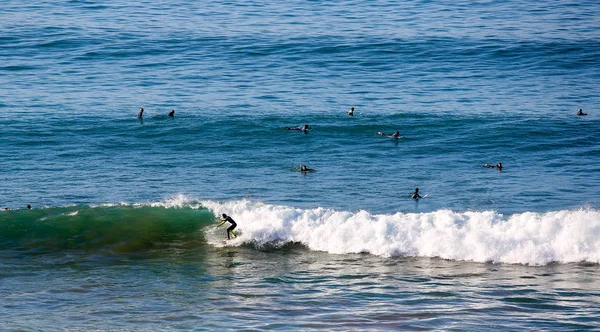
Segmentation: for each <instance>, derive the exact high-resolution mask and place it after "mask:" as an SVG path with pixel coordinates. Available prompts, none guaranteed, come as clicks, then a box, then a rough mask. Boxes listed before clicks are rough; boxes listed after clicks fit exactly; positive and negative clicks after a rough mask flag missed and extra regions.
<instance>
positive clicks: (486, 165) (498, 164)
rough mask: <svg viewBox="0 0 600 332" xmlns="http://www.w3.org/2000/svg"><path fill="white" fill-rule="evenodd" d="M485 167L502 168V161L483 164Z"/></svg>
mask: <svg viewBox="0 0 600 332" xmlns="http://www.w3.org/2000/svg"><path fill="white" fill-rule="evenodd" d="M483 167H485V168H497V169H498V170H499V171H501V170H502V163H501V162H498V163H497V164H496V165H490V164H485V165H483Z"/></svg>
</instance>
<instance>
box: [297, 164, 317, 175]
mask: <svg viewBox="0 0 600 332" xmlns="http://www.w3.org/2000/svg"><path fill="white" fill-rule="evenodd" d="M316 171H317V170H316V169H312V168H308V167H306V165H302V164H300V172H302V173H308V172H316Z"/></svg>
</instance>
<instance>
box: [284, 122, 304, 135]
mask: <svg viewBox="0 0 600 332" xmlns="http://www.w3.org/2000/svg"><path fill="white" fill-rule="evenodd" d="M285 130H291V131H301V132H303V133H305V134H306V133H308V125H307V124H305V125H304V126H302V127H297V128H292V127H285Z"/></svg>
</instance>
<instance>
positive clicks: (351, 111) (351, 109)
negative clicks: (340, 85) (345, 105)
mask: <svg viewBox="0 0 600 332" xmlns="http://www.w3.org/2000/svg"><path fill="white" fill-rule="evenodd" d="M348 115H350V116H354V107H351V108H350V110H349V111H348Z"/></svg>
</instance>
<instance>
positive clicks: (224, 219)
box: [217, 213, 237, 240]
mask: <svg viewBox="0 0 600 332" xmlns="http://www.w3.org/2000/svg"><path fill="white" fill-rule="evenodd" d="M225 222H229V223H230V224H231V226H229V228H227V240H231V238H230V237H229V234H231V235H233V238H234V239H235V238H236V237H237V236H236V235H235V234H233V230H234V229H235V228H236V227H237V224H236V223H235V221H234V220H233V219H232V218H231V217H230V216H228V215H226V214H225V213H223V215H222V216H221V223H220V224H219V225H217V227H219V226H221V225H223V224H224V223H225Z"/></svg>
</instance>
